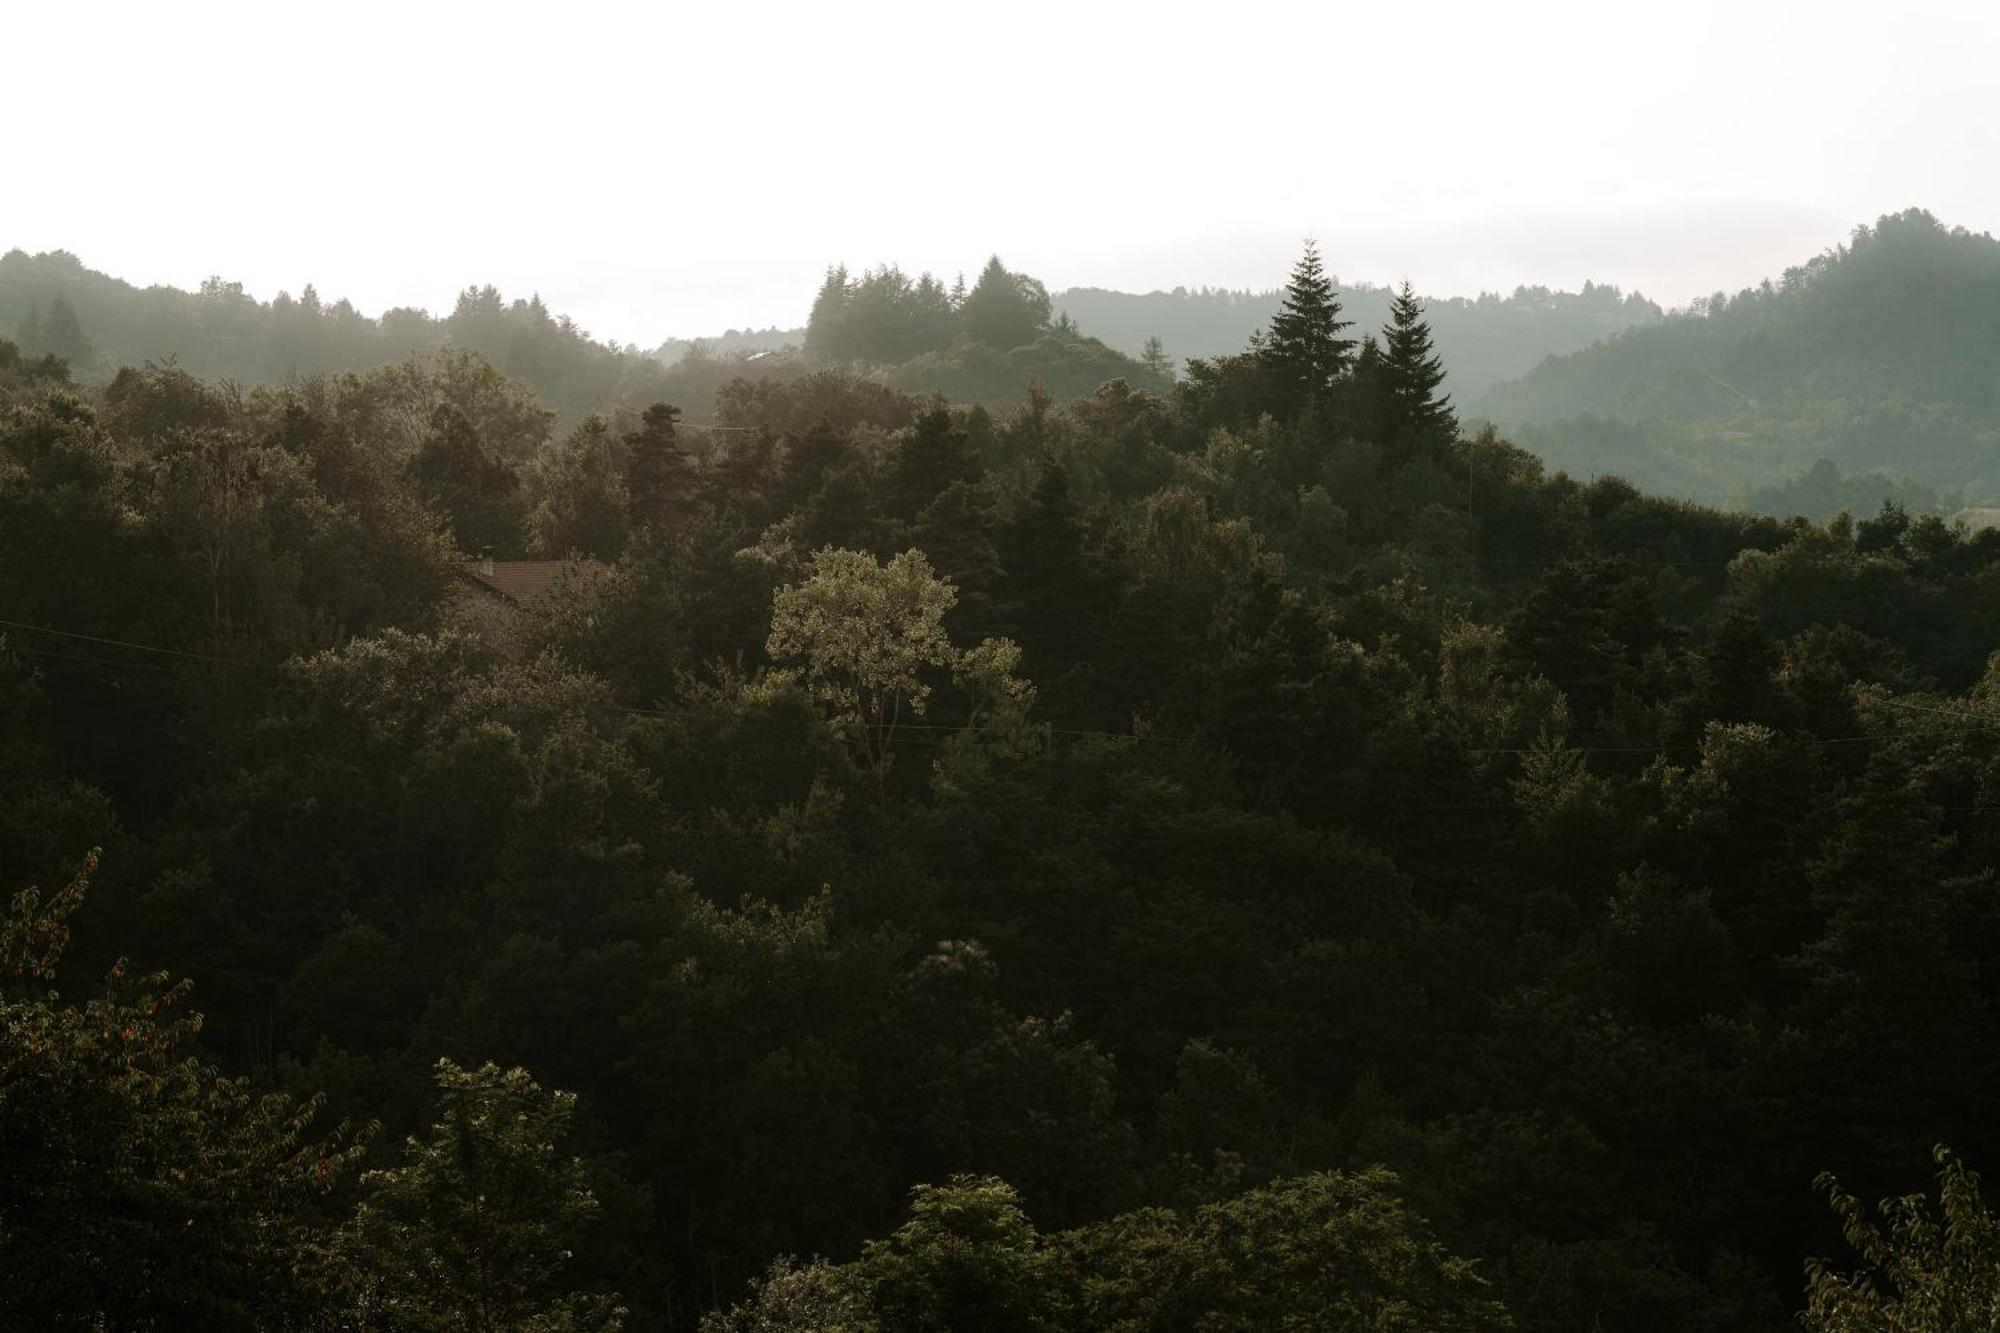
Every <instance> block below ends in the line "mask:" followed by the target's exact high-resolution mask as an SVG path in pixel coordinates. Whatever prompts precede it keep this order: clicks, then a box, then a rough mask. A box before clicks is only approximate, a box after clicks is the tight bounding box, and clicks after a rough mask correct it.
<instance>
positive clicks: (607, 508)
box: [528, 413, 629, 561]
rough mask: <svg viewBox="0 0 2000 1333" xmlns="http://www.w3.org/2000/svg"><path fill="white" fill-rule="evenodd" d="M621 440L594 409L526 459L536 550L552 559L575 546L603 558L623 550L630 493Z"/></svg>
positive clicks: (530, 526)
mask: <svg viewBox="0 0 2000 1333" xmlns="http://www.w3.org/2000/svg"><path fill="white" fill-rule="evenodd" d="M622 444H623V442H622V441H620V440H618V439H616V438H614V437H613V435H612V434H611V427H610V425H609V423H607V422H606V421H605V420H604V418H603V417H600V416H597V415H596V414H594V413H593V414H592V415H590V416H587V417H585V418H584V419H583V420H582V421H581V422H580V423H578V425H577V428H576V429H575V430H573V431H571V432H570V433H569V435H568V437H567V438H565V439H564V440H563V441H562V443H560V444H558V445H557V446H555V447H554V448H552V449H545V450H543V451H542V453H541V454H540V455H539V456H537V457H536V459H535V460H534V462H533V463H531V464H530V465H529V468H528V501H529V503H530V504H531V506H532V508H531V509H530V510H529V513H528V531H529V534H530V539H531V540H530V545H531V546H532V547H533V548H534V549H535V550H536V551H537V552H539V553H540V554H542V555H545V556H551V557H553V558H556V559H562V558H563V557H565V556H567V555H569V554H570V553H571V552H578V553H581V554H583V555H585V556H590V557H593V558H595V559H598V560H605V561H611V560H616V559H617V558H618V557H619V555H620V554H621V553H623V551H624V550H625V538H626V534H627V532H628V517H627V514H628V510H629V503H628V501H629V497H628V495H627V492H626V490H625V479H624V476H623V475H622V474H623V472H624V470H625V464H624V459H623V458H622V457H621V456H620V455H621V454H622V452H623V450H622Z"/></svg>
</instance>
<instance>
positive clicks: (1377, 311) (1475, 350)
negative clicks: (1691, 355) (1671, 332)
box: [1051, 280, 1662, 399]
mask: <svg viewBox="0 0 2000 1333" xmlns="http://www.w3.org/2000/svg"><path fill="white" fill-rule="evenodd" d="M1339 285H1340V287H1341V301H1342V303H1343V306H1344V308H1345V310H1346V312H1347V315H1348V317H1349V318H1350V319H1353V320H1354V321H1355V322H1356V325H1357V326H1358V327H1360V328H1362V329H1374V328H1380V327H1381V326H1382V325H1384V324H1386V323H1388V321H1389V315H1390V306H1391V303H1392V302H1393V300H1394V298H1395V295H1396V290H1397V289H1396V287H1395V286H1393V285H1391V286H1378V285H1375V284H1372V283H1366V282H1355V281H1352V280H1342V281H1341V282H1340V284H1339ZM1282 296H1283V293H1282V292H1281V291H1280V290H1277V289H1273V290H1270V291H1255V292H1252V291H1230V290H1226V289H1217V288H1206V287H1198V288H1184V287H1177V288H1175V289H1174V290H1172V291H1169V292H1157V291H1156V292H1147V293H1144V294H1138V293H1129V292H1114V291H1106V290H1103V289H1101V288H1095V287H1073V288H1070V289H1068V290H1065V291H1059V292H1056V293H1054V294H1053V296H1052V298H1051V300H1052V302H1053V304H1054V306H1055V308H1056V309H1057V310H1058V311H1060V312H1062V313H1063V314H1066V315H1068V316H1069V317H1070V318H1071V319H1073V320H1075V321H1076V323H1077V326H1078V327H1079V328H1084V329H1088V330H1090V332H1091V333H1093V334H1095V335H1096V336H1097V337H1099V338H1102V339H1103V340H1104V341H1105V342H1106V343H1108V344H1110V345H1111V346H1112V347H1115V348H1117V349H1118V350H1119V351H1121V352H1124V353H1126V354H1127V355H1129V356H1143V355H1144V353H1145V346H1146V340H1147V339H1148V338H1157V339H1159V340H1160V343H1161V345H1162V347H1163V348H1164V349H1165V350H1166V352H1167V353H1168V354H1169V355H1170V356H1171V357H1172V358H1173V359H1174V361H1175V363H1176V364H1178V363H1179V362H1181V361H1185V360H1186V359H1188V358H1189V357H1201V358H1206V357H1212V356H1220V355H1227V354H1229V353H1231V352H1234V351H1236V350H1238V349H1239V348H1241V347H1242V346H1243V345H1244V344H1245V343H1246V342H1248V341H1249V339H1250V335H1251V334H1253V333H1256V332H1258V331H1260V330H1262V329H1264V328H1266V327H1268V326H1269V324H1270V322H1271V317H1272V316H1273V315H1274V314H1276V313H1277V310H1278V304H1279V301H1280V300H1281V299H1282ZM1424 309H1425V315H1426V318H1427V319H1428V321H1429V324H1430V327H1431V330H1432V333H1433V335H1434V336H1435V338H1436V339H1437V343H1438V348H1439V351H1440V354H1441V355H1442V356H1443V357H1444V360H1445V363H1446V365H1448V366H1449V367H1450V370H1451V379H1452V392H1453V393H1455V394H1457V395H1458V396H1459V397H1460V398H1462V399H1465V398H1471V397H1473V396H1475V395H1478V394H1482V393H1484V392H1485V391H1486V390H1487V389H1489V388H1491V387H1493V386H1494V385H1495V384H1498V383H1500V382H1501V381H1503V380H1511V379H1515V378H1517V377H1519V376H1521V375H1524V374H1526V373H1527V372H1529V371H1530V370H1533V369H1534V368H1535V367H1536V366H1537V365H1539V364H1540V363H1541V361H1542V360H1543V358H1545V357H1548V356H1559V355H1562V354H1563V353H1566V352H1574V351H1578V350H1580V349H1582V348H1585V347H1588V346H1590V345H1591V344H1592V343H1595V342H1597V341H1598V340H1600V339H1602V338H1607V337H1610V336H1611V335H1613V334H1615V333H1618V332H1621V331H1622V330H1624V329H1627V328H1633V327H1642V326H1644V325H1646V324H1649V323H1652V322H1654V321H1657V320H1658V319H1660V318H1661V317H1662V311H1661V310H1660V307H1659V306H1657V305H1655V304H1654V303H1653V302H1651V301H1648V300H1647V299H1646V298H1645V297H1643V296H1640V295H1639V294H1638V293H1636V292H1634V293H1626V292H1622V291H1620V290H1619V289H1618V288H1616V287H1610V286H1605V285H1603V284H1600V283H1589V282H1587V283H1585V284H1584V285H1583V288H1582V290H1581V291H1578V292H1562V291H1551V290H1550V289H1549V288H1547V287H1517V288H1516V289H1515V290H1514V291H1513V292H1511V293H1508V294H1506V295H1502V294H1500V293H1497V292H1488V293H1484V294H1482V295H1479V296H1477V297H1463V296H1459V297H1441V296H1428V297H1425V298H1424Z"/></svg>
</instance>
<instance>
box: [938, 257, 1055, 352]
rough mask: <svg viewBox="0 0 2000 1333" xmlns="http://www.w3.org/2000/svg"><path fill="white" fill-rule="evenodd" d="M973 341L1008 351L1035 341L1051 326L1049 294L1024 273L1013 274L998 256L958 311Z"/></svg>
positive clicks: (988, 263)
mask: <svg viewBox="0 0 2000 1333" xmlns="http://www.w3.org/2000/svg"><path fill="white" fill-rule="evenodd" d="M959 315H960V318H962V319H963V320H964V321H965V331H966V332H967V333H968V334H970V335H971V337H972V339H973V341H975V342H980V343H984V344H986V345H987V346H988V347H993V348H997V349H999V350H1001V351H1005V350H1007V349H1008V348H1012V347H1019V346H1020V345H1021V344H1023V343H1027V342H1032V341H1034V338H1035V335H1036V334H1037V333H1039V332H1041V330H1042V329H1043V327H1044V326H1046V325H1047V324H1048V322H1049V293H1048V289H1047V288H1045V287H1043V286H1042V284H1041V283H1039V282H1037V281H1036V280H1035V279H1033V278H1031V277H1029V276H1027V275H1026V274H1025V273H1010V272H1008V271H1007V267H1006V266H1005V265H1004V264H1002V263H1001V262H1000V256H998V255H995V256H993V257H992V258H991V259H989V260H987V261H986V267H985V268H984V269H982V270H980V273H979V281H978V282H976V283H974V284H973V287H972V292H971V294H970V295H968V296H967V297H966V298H965V303H964V305H963V306H962V307H961V308H960V310H959Z"/></svg>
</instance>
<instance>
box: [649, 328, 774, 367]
mask: <svg viewBox="0 0 2000 1333" xmlns="http://www.w3.org/2000/svg"><path fill="white" fill-rule="evenodd" d="M697 343H698V344H700V347H701V350H702V351H704V352H706V353H708V354H709V355H710V356H737V355H743V356H754V355H756V354H757V353H758V352H783V351H787V350H796V349H797V348H800V347H803V346H805V343H806V331H805V330H804V329H781V328H776V327H772V328H768V329H728V330H725V331H724V332H722V333H716V334H704V335H702V336H701V337H699V338H669V339H667V340H666V341H665V342H663V343H661V344H660V345H659V346H658V347H655V348H654V349H653V356H654V358H655V359H657V360H658V361H659V362H660V363H661V364H662V365H668V366H671V365H673V364H674V363H676V362H678V361H679V360H680V359H681V358H682V357H685V356H686V355H687V354H688V353H689V352H691V351H693V350H694V349H695V345H696V344H697Z"/></svg>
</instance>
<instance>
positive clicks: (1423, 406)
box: [1381, 278, 1458, 447]
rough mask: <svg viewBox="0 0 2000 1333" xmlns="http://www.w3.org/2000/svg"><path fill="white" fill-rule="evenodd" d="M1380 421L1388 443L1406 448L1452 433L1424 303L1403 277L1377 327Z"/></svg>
mask: <svg viewBox="0 0 2000 1333" xmlns="http://www.w3.org/2000/svg"><path fill="white" fill-rule="evenodd" d="M1381 377H1382V390H1383V392H1382V395H1381V397H1382V407H1383V411H1384V413H1385V415H1386V416H1387V418H1388V419H1387V420H1386V421H1385V422H1383V423H1382V424H1383V426H1384V427H1385V429H1386V430H1387V433H1388V436H1389V439H1390V442H1391V443H1393V444H1396V445H1400V446H1404V447H1409V446H1414V445H1423V444H1441V443H1446V442H1449V441H1451V440H1453V439H1456V438H1457V436H1458V416H1457V414H1456V413H1454V412H1453V411H1452V409H1451V396H1450V395H1449V394H1440V393H1439V392H1438V386H1439V385H1441V384H1443V383H1444V363H1443V362H1442V361H1440V360H1439V359H1438V356H1437V353H1436V352H1435V351H1434V350H1433V348H1432V346H1431V328H1430V325H1429V324H1428V323H1426V322H1425V320H1424V308H1423V306H1422V305H1421V304H1420V303H1419V302H1418V300H1417V297H1416V293H1415V292H1413V291H1412V290H1411V289H1410V283H1409V280H1408V279H1407V278H1406V279H1404V281H1403V285H1402V286H1401V287H1399V288H1397V289H1396V295H1395V298H1394V299H1393V300H1391V301H1390V303H1389V322H1388V323H1387V324H1385V325H1383V326H1382V362H1381Z"/></svg>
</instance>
